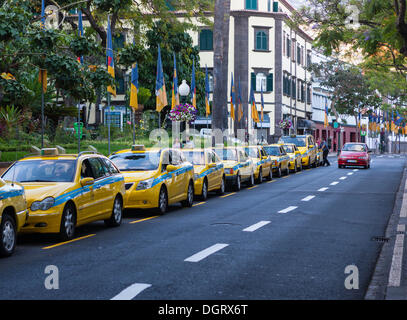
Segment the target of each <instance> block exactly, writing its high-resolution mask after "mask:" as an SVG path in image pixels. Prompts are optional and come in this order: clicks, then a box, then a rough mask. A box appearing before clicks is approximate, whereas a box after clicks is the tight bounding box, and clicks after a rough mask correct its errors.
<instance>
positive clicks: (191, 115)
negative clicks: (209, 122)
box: [168, 103, 198, 122]
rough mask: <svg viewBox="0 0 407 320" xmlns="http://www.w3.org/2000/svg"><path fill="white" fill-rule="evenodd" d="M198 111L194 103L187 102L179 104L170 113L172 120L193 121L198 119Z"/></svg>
mask: <svg viewBox="0 0 407 320" xmlns="http://www.w3.org/2000/svg"><path fill="white" fill-rule="evenodd" d="M197 115H198V111H197V110H196V109H195V108H194V106H193V105H191V104H188V103H185V104H179V105H177V106H175V108H174V109H172V110H171V111H170V113H169V115H168V117H169V118H170V120H171V121H186V122H192V121H194V120H195V119H196V117H197Z"/></svg>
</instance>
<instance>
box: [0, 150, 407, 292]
mask: <svg viewBox="0 0 407 320" xmlns="http://www.w3.org/2000/svg"><path fill="white" fill-rule="evenodd" d="M373 159H374V160H373V163H372V167H371V169H369V170H363V169H359V170H356V171H355V170H354V169H338V168H337V166H336V163H332V166H331V167H324V168H317V169H311V170H304V171H303V172H301V173H298V174H291V175H289V176H288V177H284V178H280V179H274V180H273V181H272V182H271V183H266V182H263V184H261V185H256V186H255V187H254V188H245V189H243V190H242V191H241V192H239V193H233V192H228V193H227V194H226V195H225V196H223V197H218V196H216V195H213V196H211V197H210V198H209V199H208V200H207V201H206V202H204V203H201V202H196V203H195V205H194V207H193V208H189V209H183V208H181V206H178V205H175V206H172V207H171V208H170V211H169V212H168V213H167V214H166V215H164V216H161V217H154V212H151V211H130V212H126V215H125V219H124V220H123V224H122V226H120V227H119V228H113V229H108V228H105V227H104V224H103V222H96V223H92V224H90V225H87V226H84V227H81V228H79V229H78V230H77V237H85V238H83V239H80V240H78V241H75V242H71V243H67V244H63V245H58V246H55V247H49V246H52V245H55V244H57V242H56V240H55V238H54V237H53V236H48V235H26V236H22V237H20V238H19V243H18V247H17V250H16V252H15V254H14V255H13V256H12V257H11V258H7V259H1V260H0V299H92V300H93V299H112V298H114V297H116V298H132V297H134V299H154V300H155V299H160V300H162V299H182V300H184V299H187V300H188V299H205V300H207V299H208V300H213V299H215V300H216V299H247V300H251V299H267V300H269V299H363V297H364V294H365V292H366V290H367V286H368V285H369V281H370V279H371V276H372V273H373V271H374V267H375V264H376V260H377V257H378V254H379V251H380V248H381V246H382V243H380V242H376V241H372V238H373V237H376V236H383V235H384V232H385V228H386V225H387V222H388V219H389V217H390V214H391V212H392V210H393V205H394V201H395V195H396V192H397V189H398V187H399V184H400V179H401V175H402V171H403V168H404V164H405V161H406V159H405V158H403V157H393V158H389V157H387V156H385V157H380V158H378V157H375V156H374V157H373ZM343 177H345V179H343ZM341 178H342V179H341ZM335 182H338V183H335ZM331 183H334V184H333V185H331ZM321 188H328V189H325V190H324V189H321ZM323 190H324V191H323ZM303 199H304V200H308V201H303ZM150 217H153V218H150ZM134 222H135V223H134ZM247 228H248V229H247ZM208 248H209V249H208ZM205 249H208V250H207V251H204V252H202V251H203V250H205ZM216 250H217V251H216ZM197 254H198V255H197ZM49 265H54V266H56V267H57V268H58V275H59V289H57V290H48V289H46V288H45V285H44V283H45V280H46V278H47V277H48V276H49V274H46V273H45V268H46V267H47V266H49ZM349 265H355V266H357V268H358V271H359V289H353V290H348V289H346V288H345V285H344V283H345V278H346V277H347V276H348V274H345V268H346V267H347V266H349ZM54 275H55V273H54ZM129 287H130V289H127V290H126V288H129ZM123 290H124V291H123ZM118 294H121V295H120V296H118V297H117V295H118Z"/></svg>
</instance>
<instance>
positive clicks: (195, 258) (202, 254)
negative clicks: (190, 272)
mask: <svg viewBox="0 0 407 320" xmlns="http://www.w3.org/2000/svg"><path fill="white" fill-rule="evenodd" d="M227 246H228V244H225V243H217V244H214V245H213V246H211V247H209V248H206V249H205V250H202V251H200V252H198V253H196V254H194V255H193V256H190V257H189V258H187V259H185V260H184V261H187V262H199V261H201V260H203V259H205V258H206V257H208V256H210V255H211V254H213V253H215V252H217V251H219V250H222V249H223V248H225V247H227Z"/></svg>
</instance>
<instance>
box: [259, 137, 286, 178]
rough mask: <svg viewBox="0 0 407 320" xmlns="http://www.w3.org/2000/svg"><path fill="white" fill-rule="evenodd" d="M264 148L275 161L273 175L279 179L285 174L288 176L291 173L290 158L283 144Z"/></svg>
mask: <svg viewBox="0 0 407 320" xmlns="http://www.w3.org/2000/svg"><path fill="white" fill-rule="evenodd" d="M263 148H264V150H265V151H266V152H267V154H268V155H269V156H270V158H271V160H272V161H273V162H272V163H273V167H272V170H273V175H274V174H275V175H276V176H277V177H278V178H280V177H281V176H282V175H283V172H284V174H286V175H288V174H289V173H290V168H289V166H290V157H289V156H288V154H287V153H286V152H285V150H284V148H283V146H282V145H281V144H271V145H267V146H263Z"/></svg>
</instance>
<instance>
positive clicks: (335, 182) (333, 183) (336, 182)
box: [330, 181, 339, 186]
mask: <svg viewBox="0 0 407 320" xmlns="http://www.w3.org/2000/svg"><path fill="white" fill-rule="evenodd" d="M338 183H339V182H338V181H334V182H332V183H331V184H330V185H331V186H336V185H337V184H338Z"/></svg>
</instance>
